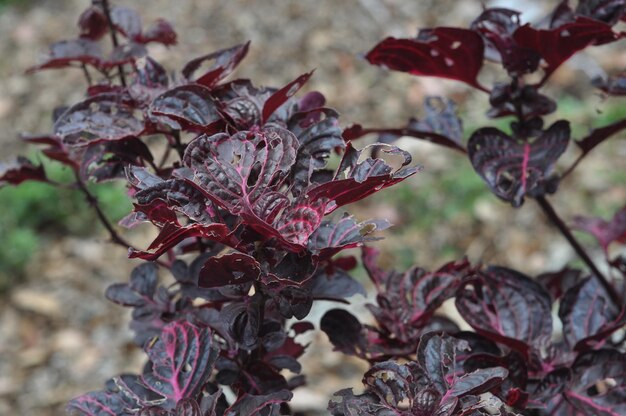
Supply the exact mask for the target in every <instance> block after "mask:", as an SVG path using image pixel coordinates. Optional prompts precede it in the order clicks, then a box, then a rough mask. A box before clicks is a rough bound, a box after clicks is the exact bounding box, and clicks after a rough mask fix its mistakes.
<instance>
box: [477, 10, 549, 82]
mask: <svg viewBox="0 0 626 416" xmlns="http://www.w3.org/2000/svg"><path fill="white" fill-rule="evenodd" d="M519 15H520V13H519V12H517V11H515V10H510V9H503V8H490V9H486V10H484V11H483V13H482V14H481V15H480V16H479V17H478V18H477V19H476V20H474V21H473V22H472V26H471V27H472V29H473V30H475V31H477V32H478V33H480V34H481V35H482V37H483V39H484V40H485V58H487V59H490V60H492V61H495V62H501V63H502V65H503V66H504V68H505V69H506V70H507V71H508V72H509V74H511V75H514V76H519V75H523V74H525V73H531V72H534V71H535V70H536V69H537V67H538V66H539V60H540V59H541V57H540V56H539V54H538V53H537V52H536V51H533V50H530V49H528V48H523V47H520V46H519V45H518V44H517V43H516V42H515V40H514V39H513V34H514V33H515V31H516V30H517V29H518V28H519V24H520V21H519Z"/></svg>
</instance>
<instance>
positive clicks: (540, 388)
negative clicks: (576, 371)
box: [531, 368, 572, 411]
mask: <svg viewBox="0 0 626 416" xmlns="http://www.w3.org/2000/svg"><path fill="white" fill-rule="evenodd" d="M571 378H572V374H571V371H570V369H569V368H560V369H557V370H554V371H551V372H549V373H548V374H547V375H546V376H545V377H544V378H543V379H542V380H541V381H540V382H539V383H537V385H536V387H535V388H534V389H533V391H532V398H531V405H535V404H537V406H538V407H541V406H545V407H546V410H547V411H550V410H554V409H555V407H556V406H557V405H559V403H561V401H562V400H563V397H562V396H561V393H563V391H564V390H565V389H566V388H567V386H568V384H569V382H570V380H571Z"/></svg>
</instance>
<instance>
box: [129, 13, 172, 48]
mask: <svg viewBox="0 0 626 416" xmlns="http://www.w3.org/2000/svg"><path fill="white" fill-rule="evenodd" d="M135 41H137V42H141V43H144V44H145V43H149V42H157V43H161V44H163V45H165V46H170V45H176V41H177V36H176V32H175V31H174V28H173V27H172V25H171V24H170V23H169V22H168V21H167V20H164V19H158V20H157V21H156V22H154V24H152V25H151V26H150V27H148V29H146V31H145V32H144V33H143V34H142V35H141V36H139V37H137V38H136V39H135Z"/></svg>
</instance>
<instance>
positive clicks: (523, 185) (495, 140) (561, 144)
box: [467, 120, 570, 207]
mask: <svg viewBox="0 0 626 416" xmlns="http://www.w3.org/2000/svg"><path fill="white" fill-rule="evenodd" d="M569 138H570V128H569V123H568V122H567V121H564V120H560V121H557V122H556V123H554V124H553V125H551V126H550V127H549V128H548V129H547V130H545V131H543V132H542V133H541V135H540V136H539V137H537V138H535V139H534V140H532V141H530V140H518V139H515V138H513V137H511V136H509V135H507V134H506V133H504V132H502V131H500V130H498V129H496V128H494V127H485V128H482V129H479V130H477V131H476V132H474V134H472V136H471V137H470V139H469V141H468V143H467V147H468V153H469V158H470V161H471V162H472V166H473V167H474V170H476V172H477V173H478V174H479V175H480V177H481V178H483V180H484V181H485V182H487V185H488V186H489V188H490V189H491V191H492V192H493V193H495V194H496V195H497V196H498V197H500V198H502V199H503V200H505V201H507V202H510V203H511V205H513V206H514V207H518V206H520V205H521V204H522V203H523V202H524V196H526V195H529V196H540V195H543V194H545V193H546V192H554V190H555V189H553V188H554V184H553V183H550V182H549V180H550V179H552V178H551V174H552V171H553V168H554V165H555V163H556V161H557V160H558V158H559V157H560V156H561V154H563V152H565V149H566V148H567V144H568V142H569Z"/></svg>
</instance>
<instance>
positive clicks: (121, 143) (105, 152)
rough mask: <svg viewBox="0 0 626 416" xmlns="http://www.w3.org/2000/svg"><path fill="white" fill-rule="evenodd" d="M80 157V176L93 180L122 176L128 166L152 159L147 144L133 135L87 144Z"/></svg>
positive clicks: (100, 180) (99, 180) (141, 163)
mask: <svg viewBox="0 0 626 416" xmlns="http://www.w3.org/2000/svg"><path fill="white" fill-rule="evenodd" d="M81 158H82V160H81V166H80V175H81V177H82V178H84V179H85V180H87V179H93V180H94V181H95V182H102V181H107V180H111V179H119V178H124V177H125V169H126V168H127V167H128V166H133V165H134V166H142V165H143V164H144V163H146V162H148V163H149V162H152V161H153V156H152V153H150V149H149V148H148V146H147V145H146V144H145V143H144V142H142V141H141V140H139V139H138V138H135V137H132V138H129V139H125V140H117V141H108V142H99V143H96V144H92V145H89V146H88V147H87V149H86V150H85V151H84V153H83V154H82V156H81Z"/></svg>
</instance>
